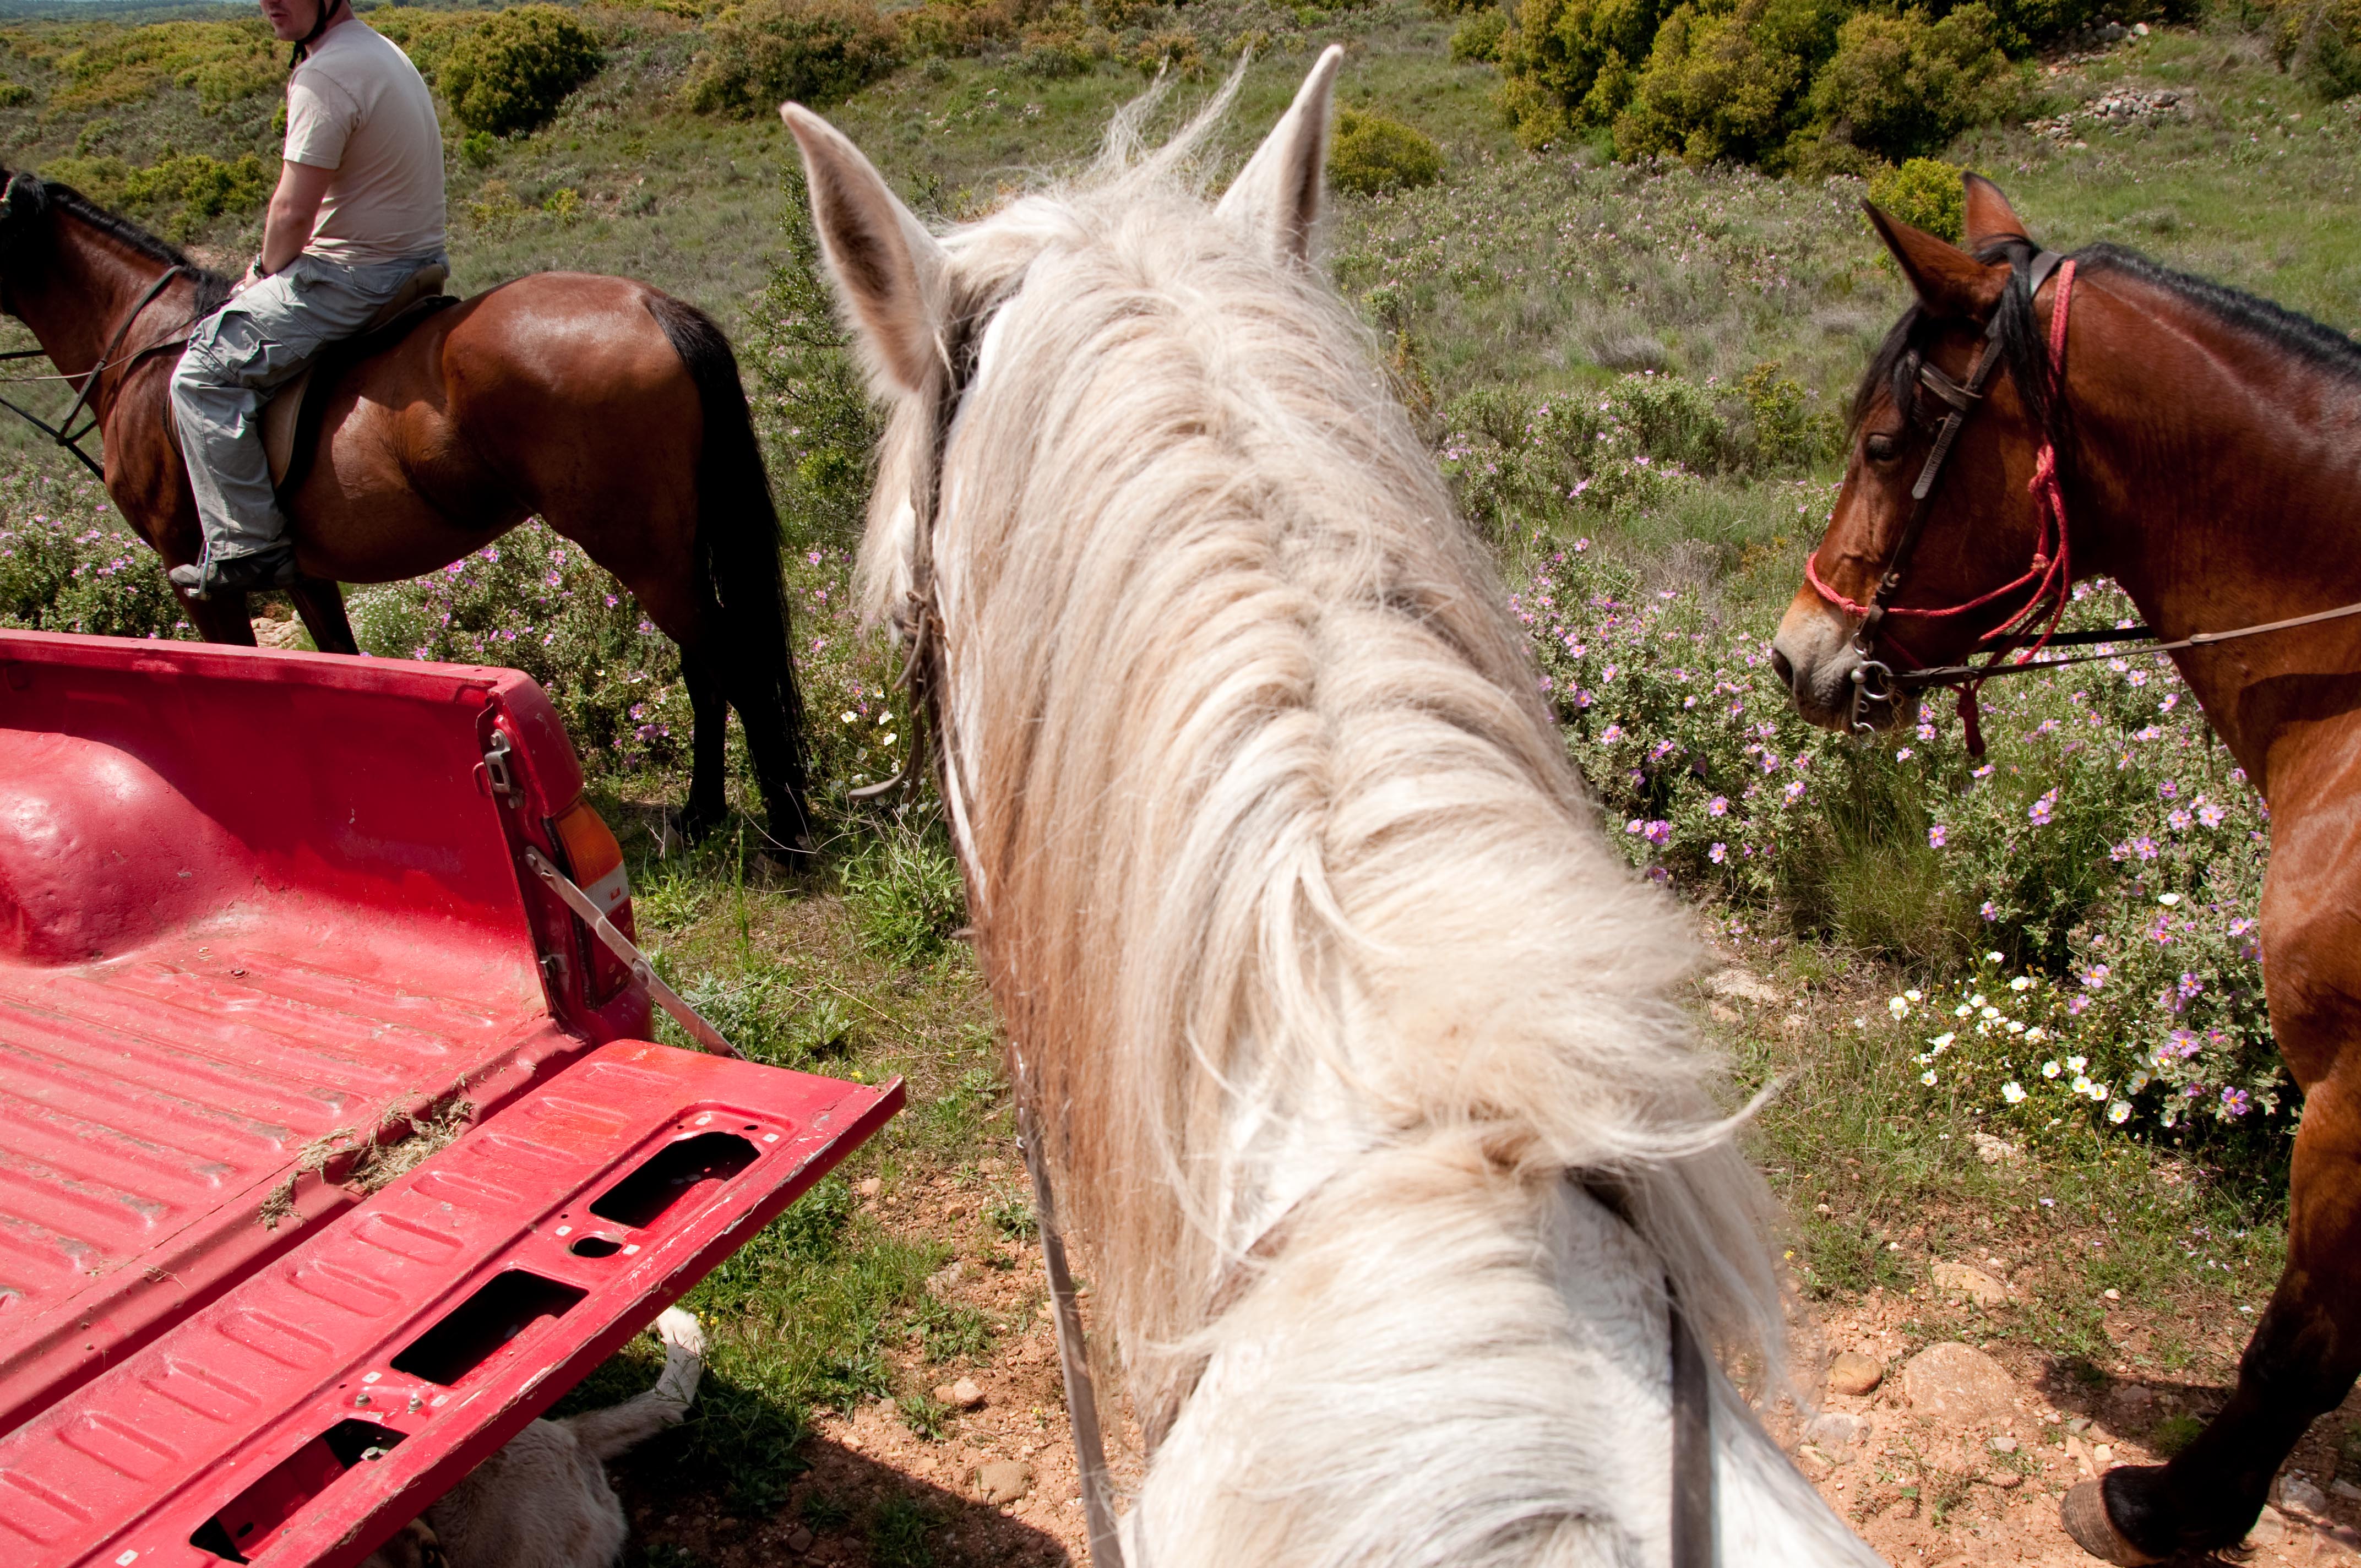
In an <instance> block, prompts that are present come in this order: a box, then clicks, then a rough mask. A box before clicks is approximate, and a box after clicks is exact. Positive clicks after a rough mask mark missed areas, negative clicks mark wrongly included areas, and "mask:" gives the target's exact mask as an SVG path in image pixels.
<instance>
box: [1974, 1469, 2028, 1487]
mask: <svg viewBox="0 0 2361 1568" xmlns="http://www.w3.org/2000/svg"><path fill="white" fill-rule="evenodd" d="M1984 1479H1985V1480H1986V1481H1988V1482H1990V1483H1991V1484H1992V1485H1993V1486H1998V1487H1999V1488H2000V1489H2001V1490H2002V1491H2004V1492H2014V1491H2015V1490H2016V1489H2017V1488H2018V1487H2019V1486H2024V1485H2025V1477H2024V1476H2022V1475H2018V1474H2017V1473H2016V1472H2015V1471H2014V1470H1995V1471H1993V1473H1992V1474H1991V1475H1987V1476H1985V1477H1984Z"/></svg>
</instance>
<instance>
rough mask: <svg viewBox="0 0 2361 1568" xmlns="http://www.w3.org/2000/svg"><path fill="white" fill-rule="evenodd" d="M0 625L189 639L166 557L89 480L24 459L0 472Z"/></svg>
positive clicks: (42, 629) (117, 635)
mask: <svg viewBox="0 0 2361 1568" xmlns="http://www.w3.org/2000/svg"><path fill="white" fill-rule="evenodd" d="M0 626H13V627H19V628H23V629H25V630H33V631H81V632H89V633H93V634H95V635H99V636H104V637H186V636H189V635H191V633H190V630H189V623H188V622H187V621H186V620H184V619H182V613H181V602H180V600H178V599H177V598H173V596H172V590H171V587H170V585H169V584H167V583H166V582H165V580H164V563H163V562H162V561H161V560H160V559H159V558H158V556H157V554H156V553H155V552H154V551H152V550H150V549H148V545H147V543H146V542H145V541H144V540H141V539H140V538H138V537H137V535H135V534H133V533H132V532H131V531H130V530H129V529H127V528H126V527H124V526H123V523H122V521H121V520H120V519H118V518H117V517H116V516H115V512H114V510H113V508H112V507H111V506H110V505H109V504H108V502H107V499H106V497H105V495H104V492H102V491H101V490H100V488H99V487H98V485H97V483H96V482H95V481H93V480H87V479H81V478H75V479H60V478H54V477H49V476H47V475H44V474H41V473H40V472H38V470H36V469H34V468H32V467H30V466H18V467H16V468H15V469H13V470H12V471H10V472H8V473H7V474H5V476H0Z"/></svg>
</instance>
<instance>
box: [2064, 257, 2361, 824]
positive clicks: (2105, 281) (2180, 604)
mask: <svg viewBox="0 0 2361 1568" xmlns="http://www.w3.org/2000/svg"><path fill="white" fill-rule="evenodd" d="M2072 311H2073V317H2072V322H2071V326H2070V331H2071V334H2072V336H2071V338H2070V344H2069V363H2068V367H2067V400H2068V402H2069V404H2070V410H2071V419H2072V426H2073V445H2074V461H2073V477H2072V481H2071V489H2070V506H2071V507H2072V509H2073V510H2074V512H2075V516H2074V519H2073V530H2074V533H2073V537H2074V546H2075V557H2074V565H2075V567H2076V569H2077V572H2078V574H2081V573H2091V572H2095V573H2099V574H2103V575H2105V576H2112V577H2114V579H2115V580H2116V581H2117V582H2119V583H2121V584H2122V585H2123V587H2124V588H2125V591H2126V592H2127V593H2129V594H2130V595H2131V597H2132V599H2133V601H2134V602H2135V603H2136V604H2137V605H2138V606H2139V608H2140V610H2141V613H2142V614H2143V615H2144V616H2146V617H2147V622H2148V624H2149V625H2150V626H2152V627H2154V628H2155V629H2156V631H2157V634H2158V636H2159V637H2163V638H2168V639H2169V638H2180V637H2185V636H2188V635H2189V634H2190V633H2191V632H2196V631H2220V630H2230V629H2233V628H2235V627H2242V626H2252V625H2257V624H2260V623H2262V622H2264V621H2269V620H2282V619H2285V618H2287V617H2290V616H2296V615H2302V614H2306V613H2309V612H2311V611H2313V610H2319V609H2329V608H2332V607H2334V606H2337V605H2343V604H2350V603H2355V602H2361V551H2356V550H2355V549H2354V543H2355V536H2356V532H2361V374H2352V373H2348V372H2345V370H2343V369H2342V367H2338V366H2336V365H2333V364H2325V363H2322V362H2320V361H2319V360H2317V359H2315V358H2313V357H2311V356H2306V355H2304V354H2301V353H2300V352H2298V351H2296V350H2294V349H2291V348H2290V347H2289V346H2287V345H2282V344H2278V343H2274V342H2271V341H2269V339H2268V337H2267V336H2265V335H2264V334H2260V333H2258V332H2257V331H2255V330H2254V329H2253V328H2251V327H2249V326H2246V325H2243V324H2240V323H2235V322H2232V321H2230V320H2227V319H2225V318H2224V317H2223V316H2221V315H2219V314H2216V313H2214V312H2213V310H2212V309H2210V308H2208V307H2207V306H2206V305H2205V304H2203V303H2202V302H2197V301H2193V300H2187V299H2182V298H2180V297H2179V296H2178V295H2176V294H2175V293H2174V292H2173V291H2171V290H2170V289H2169V288H2168V287H2166V286H2163V285H2160V284H2158V283H2156V282H2153V281H2151V280H2147V279H2143V278H2139V277H2136V276H2131V275H2126V274H2124V273H2119V272H2114V271H2112V270H2110V271H2103V272H2100V273H2098V274H2097V275H2095V276H2092V277H2090V278H2089V279H2087V280H2083V281H2081V282H2080V283H2079V284H2078V286H2077V287H2076V290H2075V293H2074V301H2073V305H2072ZM2176 658H2177V661H2178V663H2180V669H2181V674H2183V676H2184V677H2185V678H2186V679H2187V680H2188V682H2189V684H2190V685H2191V688H2192V689H2193V690H2194V691H2195V692H2196V694H2197V696H2198V699H2199V700H2200V701H2201V702H2202V703H2203V704H2204V706H2205V711H2206V714H2207V716H2208V718H2211V719H2212V720H2213V724H2214V727H2215V728H2216V729H2218V730H2219V731H2220V732H2221V734H2222V737H2223V740H2224V741H2225V742H2226V743H2227V744H2228V745H2229V747H2230V749H2231V751H2233V752H2234V753H2235V754H2236V756H2237V758H2238V761H2239V762H2240V763H2241V764H2242V765H2244V766H2245V767H2246V771H2247V773H2248V774H2249V775H2250V776H2251V777H2252V778H2253V779H2254V781H2255V782H2256V784H2257V786H2258V787H2260V786H2263V785H2264V784H2265V781H2266V778H2267V768H2268V762H2269V757H2270V753H2271V751H2272V747H2273V744H2274V741H2275V740H2277V739H2278V738H2279V735H2280V734H2281V733H2282V732H2283V731H2284V730H2285V729H2286V728H2287V727H2288V725H2289V724H2290V723H2291V722H2296V721H2298V720H2299V719H2301V717H2302V715H2303V714H2304V713H2306V712H2308V711H2310V710H2312V709H2314V708H2318V707H2320V706H2321V705H2322V704H2323V702H2325V703H2327V704H2329V705H2330V706H2331V707H2335V708H2336V709H2337V710H2338V711H2342V710H2343V709H2345V708H2348V707H2354V706H2356V705H2355V702H2354V699H2353V698H2352V697H2351V696H2345V695H2343V694H2342V692H2341V691H2340V692H2339V693H2334V694H2331V693H2323V692H2322V691H2320V690H2317V689H2304V688H2316V687H2318V686H2319V685H2320V683H2321V680H2322V679H2323V677H2327V678H2329V679H2330V680H2332V681H2341V682H2342V683H2343V684H2344V685H2352V684H2353V679H2354V677H2355V676H2361V619H2356V620H2352V621H2337V622H2330V623H2328V624H2326V625H2324V626H2319V627H2309V628H2305V629H2302V630H2297V631H2292V632H2287V633H2280V634H2275V635H2271V636H2267V637H2261V638H2255V639H2250V640H2245V641H2236V642H2232V643H2226V644H2223V645H2220V646H2218V647H2214V648H2208V649H2197V650H2192V651H2190V652H2184V653H2181V654H2179V655H2177V656H2176ZM2291 705H2292V706H2291Z"/></svg>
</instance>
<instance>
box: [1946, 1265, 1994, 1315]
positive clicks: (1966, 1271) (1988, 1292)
mask: <svg viewBox="0 0 2361 1568" xmlns="http://www.w3.org/2000/svg"><path fill="white" fill-rule="evenodd" d="M1930 1272H1931V1273H1932V1274H1933V1276H1934V1278H1935V1288H1936V1289H1938V1290H1940V1291H1942V1292H1943V1293H1944V1294H1945V1295H1947V1296H1964V1297H1966V1298H1967V1299H1969V1300H1971V1301H1973V1302H1974V1303H1975V1304H1976V1305H1977V1306H1979V1307H1997V1306H1999V1305H2000V1304H2001V1303H2002V1302H2004V1301H2005V1300H2007V1299H2008V1287H2007V1286H2005V1285H2004V1284H2002V1283H2001V1282H2000V1281H1999V1280H1997V1279H1994V1278H1993V1277H1992V1276H1991V1275H1989V1274H1986V1273H1985V1272H1984V1271H1983V1270H1982V1269H1981V1268H1971V1267H1969V1266H1967V1265H1966V1264H1964V1263H1938V1264H1937V1265H1936V1266H1934V1268H1933V1269H1932V1270H1930Z"/></svg>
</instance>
